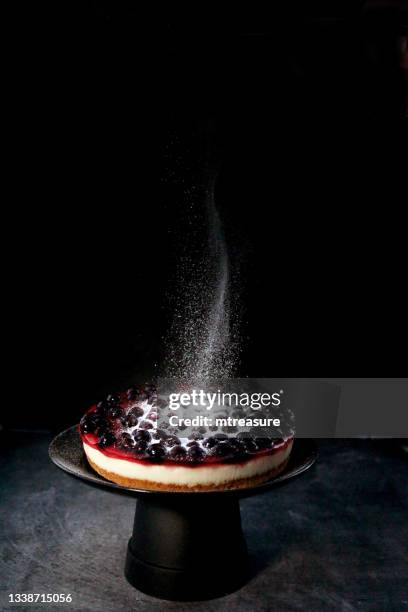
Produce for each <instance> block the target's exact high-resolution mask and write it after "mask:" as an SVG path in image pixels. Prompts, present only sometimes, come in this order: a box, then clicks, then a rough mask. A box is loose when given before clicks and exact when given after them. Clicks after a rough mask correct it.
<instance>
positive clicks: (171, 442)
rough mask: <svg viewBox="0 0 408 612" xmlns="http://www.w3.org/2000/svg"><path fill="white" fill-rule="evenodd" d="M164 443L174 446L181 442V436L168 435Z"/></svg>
mask: <svg viewBox="0 0 408 612" xmlns="http://www.w3.org/2000/svg"><path fill="white" fill-rule="evenodd" d="M164 444H165V445H166V446H168V447H169V448H171V447H172V446H176V444H180V438H178V437H177V436H169V435H168V436H167V437H166V439H165V440H164Z"/></svg>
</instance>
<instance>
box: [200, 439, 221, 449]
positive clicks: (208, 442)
mask: <svg viewBox="0 0 408 612" xmlns="http://www.w3.org/2000/svg"><path fill="white" fill-rule="evenodd" d="M217 444H218V440H217V438H213V437H211V438H206V439H205V440H204V442H203V445H204V446H205V447H206V448H213V447H214V446H216V445H217Z"/></svg>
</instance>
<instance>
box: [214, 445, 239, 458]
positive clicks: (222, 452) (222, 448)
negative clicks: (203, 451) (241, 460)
mask: <svg viewBox="0 0 408 612" xmlns="http://www.w3.org/2000/svg"><path fill="white" fill-rule="evenodd" d="M234 450H235V449H234V447H233V446H231V444H230V443H229V442H227V441H225V442H224V441H222V442H220V443H219V444H217V446H214V449H213V451H212V454H213V455H214V456H215V457H228V456H229V455H233V454H235V453H234Z"/></svg>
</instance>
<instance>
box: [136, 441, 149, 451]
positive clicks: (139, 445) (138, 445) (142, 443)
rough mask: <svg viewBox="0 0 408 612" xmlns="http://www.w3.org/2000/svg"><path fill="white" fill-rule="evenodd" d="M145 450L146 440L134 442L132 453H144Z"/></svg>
mask: <svg viewBox="0 0 408 612" xmlns="http://www.w3.org/2000/svg"><path fill="white" fill-rule="evenodd" d="M146 448H147V442H146V440H135V445H134V447H133V451H134V452H135V453H144V452H145V450H146Z"/></svg>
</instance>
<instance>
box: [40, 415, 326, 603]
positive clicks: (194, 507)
mask: <svg viewBox="0 0 408 612" xmlns="http://www.w3.org/2000/svg"><path fill="white" fill-rule="evenodd" d="M49 454H50V458H51V460H52V461H53V462H54V463H55V465H57V466H58V467H59V468H61V469H62V470H64V471H65V472H68V473H69V474H72V475H73V476H76V477H78V478H81V479H82V480H84V481H86V482H87V483H89V484H92V485H96V486H102V487H106V488H109V489H113V490H114V491H116V492H117V493H122V494H125V495H130V496H133V497H136V498H137V504H136V512H135V520H134V525H133V534H132V537H131V538H130V540H129V544H128V549H127V555H126V564H125V576H126V578H127V580H128V581H129V582H130V584H132V585H133V586H134V587H136V588H137V589H139V590H140V591H143V592H144V593H148V594H149V595H153V596H156V597H160V598H163V599H172V600H199V599H210V598H213V597H218V596H221V595H226V594H227V593H231V592H232V591H235V590H236V589H238V588H239V587H241V586H242V585H243V584H245V582H246V581H247V580H248V577H249V571H248V569H249V566H248V553H247V548H246V543H245V539H244V536H243V533H242V527H241V515H240V509H239V500H240V499H242V498H245V497H250V496H252V495H258V494H260V493H265V492H267V491H270V490H271V489H273V488H275V487H278V486H281V485H284V484H286V483H288V482H290V481H291V480H292V479H293V478H294V477H295V476H299V475H300V474H303V473H304V472H305V471H306V470H308V469H309V468H310V467H311V466H312V465H313V463H314V462H315V461H316V458H317V448H316V444H315V443H314V442H313V441H311V440H300V439H297V440H295V442H294V445H293V450H292V453H291V456H290V460H289V463H288V465H287V467H286V468H285V470H284V472H282V473H281V474H280V475H279V476H278V477H276V478H274V479H271V480H269V481H268V482H265V483H263V484H261V485H257V486H254V487H247V488H245V489H228V490H225V491H208V492H207V491H203V492H190V493H188V492H173V491H171V492H170V491H168V492H166V491H152V490H148V489H130V488H128V487H122V486H120V485H117V484H115V483H113V482H109V481H107V480H105V479H104V478H102V476H99V474H97V473H96V472H94V470H93V469H92V468H91V467H90V466H89V464H88V462H87V460H86V457H85V453H84V451H83V448H82V442H81V440H80V437H79V434H78V430H77V427H76V426H74V427H71V428H70V429H67V430H66V431H63V432H62V433H60V434H59V435H58V436H57V437H56V438H54V440H53V441H52V442H51V444H50V448H49Z"/></svg>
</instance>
